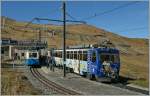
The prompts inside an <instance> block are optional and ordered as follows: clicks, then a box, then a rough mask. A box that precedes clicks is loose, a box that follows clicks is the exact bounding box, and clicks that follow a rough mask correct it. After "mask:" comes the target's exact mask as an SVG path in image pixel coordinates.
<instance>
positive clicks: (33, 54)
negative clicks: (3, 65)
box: [29, 53, 37, 58]
mask: <svg viewBox="0 0 150 96" xmlns="http://www.w3.org/2000/svg"><path fill="white" fill-rule="evenodd" d="M29 57H33V58H36V57H37V53H29Z"/></svg>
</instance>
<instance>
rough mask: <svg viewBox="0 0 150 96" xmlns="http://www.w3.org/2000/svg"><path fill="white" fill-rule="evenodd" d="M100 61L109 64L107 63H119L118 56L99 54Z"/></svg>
mask: <svg viewBox="0 0 150 96" xmlns="http://www.w3.org/2000/svg"><path fill="white" fill-rule="evenodd" d="M100 61H101V63H103V62H109V63H119V55H118V54H104V53H103V54H101V55H100Z"/></svg>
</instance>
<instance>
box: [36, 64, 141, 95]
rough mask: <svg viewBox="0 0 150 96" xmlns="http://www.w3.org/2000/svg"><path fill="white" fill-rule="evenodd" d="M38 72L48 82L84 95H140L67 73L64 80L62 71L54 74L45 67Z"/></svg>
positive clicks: (57, 70) (56, 70) (56, 71)
mask: <svg viewBox="0 0 150 96" xmlns="http://www.w3.org/2000/svg"><path fill="white" fill-rule="evenodd" d="M39 71H40V72H41V73H42V74H43V75H44V76H46V77H47V78H48V79H49V80H51V81H53V82H56V83H57V84H59V85H62V86H64V87H65V88H68V89H72V90H75V91H77V92H79V93H82V94H84V95H142V94H141V93H137V92H133V91H130V90H127V89H121V88H118V87H114V86H111V85H106V84H103V83H100V82H95V81H91V80H88V79H86V78H83V77H81V76H79V75H76V74H73V73H67V74H66V77H65V78H64V77H63V71H62V70H59V69H56V68H55V72H52V71H49V69H47V68H46V67H42V68H41V69H39Z"/></svg>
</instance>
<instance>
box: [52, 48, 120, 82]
mask: <svg viewBox="0 0 150 96" xmlns="http://www.w3.org/2000/svg"><path fill="white" fill-rule="evenodd" d="M62 51H63V50H61V49H59V50H54V59H55V63H56V66H60V65H61V66H62V64H63V58H62ZM66 67H67V68H70V69H72V70H73V71H74V72H75V73H77V74H80V75H86V76H87V77H88V78H89V79H92V78H96V80H101V81H103V80H104V81H112V80H115V81H117V80H118V79H119V71H120V59H119V50H118V49H116V48H101V47H100V48H83V49H66Z"/></svg>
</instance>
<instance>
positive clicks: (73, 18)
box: [66, 12, 76, 20]
mask: <svg viewBox="0 0 150 96" xmlns="http://www.w3.org/2000/svg"><path fill="white" fill-rule="evenodd" d="M66 15H67V16H69V17H70V18H71V19H72V20H76V18H75V17H73V16H71V15H70V14H69V13H68V12H66Z"/></svg>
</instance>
